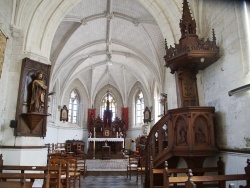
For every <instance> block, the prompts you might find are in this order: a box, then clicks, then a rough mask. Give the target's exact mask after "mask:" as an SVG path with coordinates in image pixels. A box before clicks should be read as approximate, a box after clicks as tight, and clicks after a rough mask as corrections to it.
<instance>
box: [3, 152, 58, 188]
mask: <svg viewBox="0 0 250 188" xmlns="http://www.w3.org/2000/svg"><path fill="white" fill-rule="evenodd" d="M47 175H48V174H47V166H18V165H3V159H2V155H0V187H1V188H2V187H3V188H21V187H25V188H27V187H30V188H31V187H32V185H33V183H34V180H35V179H43V180H45V179H46V178H47ZM52 178H57V177H55V176H52ZM28 179H29V181H27V180H28ZM48 185H49V184H47V185H44V187H45V188H49V186H48Z"/></svg>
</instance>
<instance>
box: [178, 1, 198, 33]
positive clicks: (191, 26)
mask: <svg viewBox="0 0 250 188" xmlns="http://www.w3.org/2000/svg"><path fill="white" fill-rule="evenodd" d="M182 4H183V13H182V19H181V20H180V29H181V37H185V36H187V35H189V34H196V22H195V20H194V19H192V16H191V11H190V9H189V6H188V2H187V0H183V3H182Z"/></svg>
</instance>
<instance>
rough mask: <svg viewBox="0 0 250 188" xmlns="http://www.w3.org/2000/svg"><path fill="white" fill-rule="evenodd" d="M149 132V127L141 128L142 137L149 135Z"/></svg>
mask: <svg viewBox="0 0 250 188" xmlns="http://www.w3.org/2000/svg"><path fill="white" fill-rule="evenodd" d="M149 131H150V125H147V124H145V125H143V126H142V135H143V136H147V135H148V134H149Z"/></svg>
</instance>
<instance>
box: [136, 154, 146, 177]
mask: <svg viewBox="0 0 250 188" xmlns="http://www.w3.org/2000/svg"><path fill="white" fill-rule="evenodd" d="M143 174H145V158H144V157H140V158H139V160H138V167H137V174H136V181H137V182H138V176H139V175H141V181H142V176H143Z"/></svg>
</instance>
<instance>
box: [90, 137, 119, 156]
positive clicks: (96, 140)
mask: <svg viewBox="0 0 250 188" xmlns="http://www.w3.org/2000/svg"><path fill="white" fill-rule="evenodd" d="M89 142H93V159H95V152H96V151H95V150H96V148H95V145H96V144H95V142H121V143H122V148H124V138H88V142H87V148H88V150H89Z"/></svg>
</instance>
